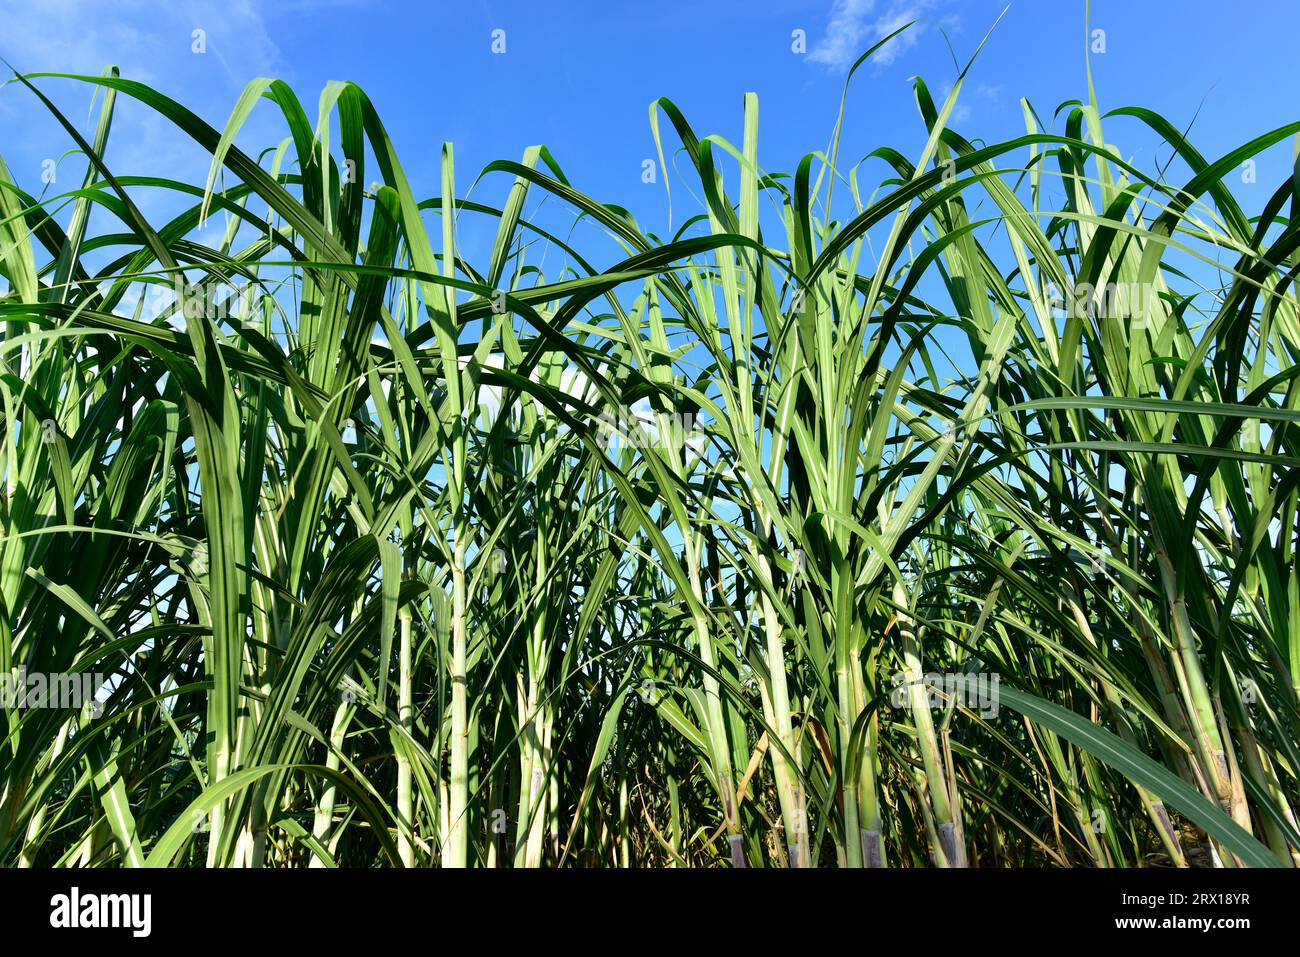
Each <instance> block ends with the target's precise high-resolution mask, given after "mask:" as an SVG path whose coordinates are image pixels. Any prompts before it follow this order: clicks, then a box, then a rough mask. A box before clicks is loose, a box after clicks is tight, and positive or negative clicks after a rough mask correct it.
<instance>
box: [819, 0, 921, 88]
mask: <svg viewBox="0 0 1300 957" xmlns="http://www.w3.org/2000/svg"><path fill="white" fill-rule="evenodd" d="M933 5H934V3H933V0H893V2H891V3H890V4H889V6H888V7H886V8H885V9H884V10H883V11H880V12H878V11H877V10H876V3H875V0H835V2H834V3H833V4H832V6H831V13H830V18H829V20H828V21H827V24H826V32H825V34H824V35H823V36H822V39H821V41H820V42H819V43H818V44H817V45H816V46H815V47H813V49H812V51H811V52H810V53H809V54H808V59H809V60H811V61H812V62H814V63H820V64H822V65H823V66H825V67H827V68H829V69H831V70H834V71H837V72H843V71H844V70H847V69H848V68H849V67H850V66H852V65H853V61H854V60H856V59H857V58H858V57H859V56H861V55H862V54H863V53H865V52H866V51H867V49H868V48H869V47H871V46H873V45H874V44H875V43H876V42H877V41H879V40H881V39H883V38H884V37H887V36H888V35H889V34H891V33H893V32H894V31H895V30H897V29H899V28H900V27H902V26H903V25H904V24H906V23H908V22H910V21H912V20H918V22H917V23H915V24H913V25H912V26H911V27H910V28H909V29H907V30H905V31H904V32H903V33H901V34H899V35H898V36H896V37H894V39H893V40H891V41H890V42H889V43H887V44H886V45H885V46H883V47H881V49H879V50H877V51H876V53H875V54H873V55H872V58H871V62H872V63H873V64H875V66H876V67H877V68H881V67H886V66H889V65H890V64H891V63H893V62H894V61H895V60H897V59H898V58H899V57H900V56H902V55H903V54H904V53H906V52H907V51H908V50H910V49H912V47H914V46H916V42H917V41H918V40H919V39H920V38H921V34H922V33H924V32H925V29H926V23H925V21H924V20H919V19H918V18H920V17H921V16H922V14H924V13H925V12H926V11H927V10H928V9H929V8H930V7H931V6H933Z"/></svg>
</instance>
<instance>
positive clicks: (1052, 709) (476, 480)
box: [0, 28, 1300, 868]
mask: <svg viewBox="0 0 1300 957" xmlns="http://www.w3.org/2000/svg"><path fill="white" fill-rule="evenodd" d="M904 29H906V28H904ZM889 39H890V38H886V39H885V40H882V41H881V44H877V45H876V46H875V47H873V48H872V49H871V50H868V51H867V52H866V53H864V54H863V57H862V58H861V59H859V60H858V62H857V63H856V64H855V65H854V67H853V69H852V70H851V71H850V72H849V76H848V80H847V81H846V85H845V96H844V97H843V98H842V99H841V102H840V108H839V116H838V120H837V122H836V124H835V127H834V128H833V130H832V131H831V132H830V138H829V142H828V143H827V144H826V145H825V147H824V148H823V149H820V150H817V151H814V152H810V153H808V154H807V155H806V156H804V158H803V159H802V160H801V162H800V163H799V164H798V167H797V169H796V170H795V171H794V173H793V174H792V175H785V174H780V173H776V172H772V171H769V170H767V169H766V168H765V167H764V166H763V164H762V161H761V154H760V149H759V143H760V138H759V131H760V114H759V102H758V98H757V96H755V95H754V94H747V95H746V96H745V98H744V101H743V103H742V104H741V108H742V114H741V115H742V120H743V136H742V140H741V142H740V143H739V145H735V144H733V143H731V142H729V141H728V140H727V139H725V138H723V137H721V136H718V135H708V136H700V135H699V134H697V133H696V131H695V130H694V129H693V128H692V126H691V125H690V123H689V122H688V120H687V118H686V116H685V115H684V114H683V112H682V111H681V110H680V109H679V108H678V107H677V106H676V105H675V104H674V103H673V102H672V101H670V100H667V99H660V100H657V101H656V102H655V103H653V104H651V108H650V126H651V133H652V135H653V138H654V142H655V144H656V147H657V150H658V160H659V166H660V168H662V169H665V170H667V169H669V168H670V167H671V168H672V169H674V170H675V171H676V172H675V176H677V177H685V178H686V179H687V180H688V182H686V183H679V184H678V189H677V190H676V192H674V191H673V189H672V187H673V183H672V182H671V181H669V182H667V186H668V190H667V191H666V192H665V196H664V199H665V202H666V203H668V204H670V205H671V203H672V202H673V201H674V199H675V201H676V203H677V205H678V207H680V204H681V202H682V198H681V197H682V195H683V194H685V195H688V196H691V197H694V198H695V199H696V200H697V201H698V203H699V208H698V209H695V210H693V211H692V213H691V215H690V216H688V217H687V218H686V220H685V221H684V223H683V224H682V225H680V226H678V227H677V228H676V229H675V230H673V227H672V226H671V225H670V226H669V230H670V231H671V235H669V236H667V237H666V238H665V237H663V236H660V235H658V234H656V233H655V232H653V231H650V230H647V229H644V228H643V227H642V226H641V225H640V224H638V223H637V221H636V220H635V219H634V218H633V217H632V215H631V214H630V213H628V212H627V211H626V210H625V209H624V208H622V207H621V206H618V205H614V204H612V203H609V202H605V201H602V200H598V199H596V198H594V197H591V196H589V195H587V194H585V193H584V192H582V191H581V190H580V189H579V188H578V187H577V186H575V185H574V184H572V183H571V182H570V181H569V179H568V177H567V176H566V174H565V172H564V170H563V167H562V166H561V164H560V162H559V160H558V159H557V158H556V157H555V156H553V155H552V154H551V152H550V151H549V150H548V149H546V148H545V147H540V146H532V147H529V148H527V149H525V150H524V151H523V153H522V156H521V158H520V159H519V160H517V161H516V160H498V161H495V162H493V163H491V164H489V165H488V166H487V167H486V168H485V169H483V170H482V171H481V172H479V173H478V175H477V176H476V177H474V178H473V179H467V178H466V177H465V175H464V173H463V171H458V170H457V169H456V165H455V158H454V150H453V147H452V145H451V144H450V143H448V144H446V145H444V147H443V149H442V151H441V156H440V162H439V172H440V177H439V188H438V190H437V193H436V195H433V196H430V197H420V196H418V195H417V194H416V193H415V192H414V190H413V187H412V185H411V181H410V179H409V178H408V175H407V173H406V172H405V171H404V168H403V166H402V163H401V161H400V160H399V157H398V154H397V150H396V148H395V146H394V144H393V142H392V140H391V139H390V137H389V135H388V133H387V131H386V128H385V126H384V124H383V122H382V121H381V119H380V117H379V115H378V114H377V112H376V111H375V109H374V107H373V105H372V104H371V102H370V100H369V99H368V98H367V97H366V95H365V93H364V92H363V91H362V90H361V89H360V88H359V87H358V86H356V85H355V84H352V83H331V84H329V85H328V86H327V87H326V88H325V90H324V91H323V92H322V93H321V96H320V100H319V105H318V109H317V114H316V116H317V118H316V121H315V122H314V123H313V122H312V119H311V116H310V114H309V112H308V109H307V107H306V106H305V105H304V104H303V103H302V102H301V101H300V100H299V98H298V96H297V95H296V94H295V92H294V91H293V90H292V89H290V87H289V86H287V85H286V84H285V83H283V82H281V81H278V80H270V79H257V80H254V81H253V82H252V83H250V84H249V86H248V87H247V89H246V90H245V91H244V93H243V95H242V96H241V97H240V98H239V100H238V102H237V103H236V105H235V107H234V109H233V111H232V113H231V116H230V118H229V120H228V122H227V123H226V125H225V126H224V127H223V128H221V129H218V128H216V127H214V126H211V125H209V124H208V123H207V122H206V121H204V120H203V119H202V118H200V117H199V116H197V115H196V114H195V113H193V112H191V111H190V110H188V109H187V108H186V107H185V106H183V105H182V104H180V103H178V102H176V101H174V100H172V99H170V98H168V97H166V96H164V95H163V94H161V93H159V92H158V91H156V90H154V89H152V88H150V87H149V86H146V85H144V84H142V83H139V82H136V81H133V80H130V79H127V78H124V77H121V76H120V75H119V74H118V72H117V71H116V70H114V69H109V70H107V71H106V72H105V73H104V74H103V75H101V76H69V75H62V74H53V73H49V74H31V75H24V76H15V77H14V79H13V80H11V81H10V82H9V83H8V84H7V86H6V88H5V91H4V95H6V96H15V97H16V96H24V97H30V98H34V99H35V100H36V101H39V102H40V103H41V104H43V106H44V107H45V108H47V110H48V112H49V115H50V120H51V122H52V123H55V124H57V125H58V126H59V127H60V128H61V129H62V131H63V132H64V134H65V135H66V136H67V137H68V140H69V142H70V148H71V149H72V150H73V151H74V152H73V155H74V156H75V157H76V158H77V159H76V161H77V162H83V163H84V173H83V175H82V176H81V178H80V180H79V181H78V183H77V185H76V186H75V187H74V188H72V189H69V190H67V191H65V192H59V191H57V190H55V189H52V188H49V187H48V186H47V187H46V189H45V190H44V191H42V192H39V193H38V194H33V193H31V192H29V191H27V189H26V188H25V187H24V185H23V183H22V179H23V178H22V177H17V176H14V175H12V173H11V171H10V170H9V169H8V168H7V167H5V166H4V164H3V162H2V161H0V315H2V316H3V320H4V326H3V338H2V339H0V399H2V400H3V416H4V417H3V422H4V425H3V438H4V442H3V446H2V447H0V474H3V478H4V494H3V497H0V676H3V677H4V679H5V681H6V684H5V685H4V688H3V689H0V691H3V692H4V694H5V695H6V697H5V707H4V709H3V724H0V728H3V738H2V739H0V752H2V753H3V760H2V761H0V863H3V864H5V865H8V866H49V865H78V866H165V865H191V866H210V867H227V866H246V867H337V866H363V867H368V866H402V867H428V866H435V865H437V866H443V867H465V866H486V867H541V866H603V867H643V866H667V867H696V866H732V867H792V868H805V867H825V866H841V867H895V866H935V867H958V868H960V867H973V866H1026V865H1035V866H1062V867H1064V866H1095V867H1111V866H1172V867H1194V866H1213V867H1239V866H1252V867H1253V866H1266V867H1293V866H1296V865H1297V863H1300V827H1298V825H1297V820H1296V814H1295V809H1296V806H1297V802H1298V801H1300V780H1298V778H1297V774H1298V771H1300V753H1298V752H1297V742H1300V699H1298V697H1297V695H1298V693H1300V624H1297V623H1296V621H1295V619H1294V616H1293V614H1292V610H1293V607H1294V605H1295V604H1296V603H1297V602H1300V571H1298V570H1297V563H1296V548H1297V544H1298V541H1300V533H1298V532H1297V522H1296V518H1297V507H1298V506H1300V490H1298V489H1297V480H1296V477H1297V476H1298V475H1300V470H1297V468H1296V466H1297V465H1300V458H1298V457H1297V456H1300V450H1298V449H1297V444H1298V443H1300V433H1298V432H1297V431H1296V428H1293V426H1295V425H1296V424H1297V421H1298V420H1300V384H1298V380H1297V375H1296V370H1297V368H1298V367H1297V365H1296V357H1297V348H1298V347H1300V326H1297V322H1298V321H1300V314H1298V312H1297V297H1296V292H1295V287H1294V279H1295V276H1296V274H1297V272H1298V271H1300V254H1298V253H1297V246H1300V226H1298V225H1297V222H1298V220H1297V210H1298V208H1300V167H1297V168H1296V173H1295V175H1293V176H1288V177H1287V178H1286V179H1284V180H1283V181H1282V182H1280V183H1278V184H1277V185H1276V187H1275V188H1274V190H1273V192H1271V193H1268V194H1267V195H1266V197H1265V198H1264V201H1263V203H1262V205H1257V206H1256V207H1255V208H1252V209H1251V210H1250V211H1249V212H1248V211H1247V208H1246V207H1245V206H1244V205H1243V200H1244V197H1242V196H1240V195H1238V194H1237V193H1234V190H1233V188H1232V184H1233V182H1234V176H1235V174H1236V171H1237V170H1239V169H1240V168H1241V166H1242V164H1243V163H1246V162H1247V161H1249V160H1251V159H1252V158H1254V157H1256V156H1257V155H1259V154H1260V153H1262V152H1264V151H1266V150H1268V149H1270V148H1274V147H1278V148H1285V145H1286V143H1287V142H1288V140H1290V139H1292V138H1294V137H1296V136H1297V134H1298V133H1300V123H1291V124H1288V125H1286V126H1283V127H1280V128H1277V129H1274V130H1272V131H1269V132H1266V133H1263V134H1261V135H1258V136H1255V137H1254V138H1252V139H1250V140H1248V141H1247V142H1245V143H1244V145H1242V146H1240V147H1238V148H1236V149H1234V150H1232V151H1230V152H1229V153H1227V154H1225V155H1224V156H1222V157H1220V158H1218V159H1214V160H1210V159H1207V158H1206V157H1204V156H1203V155H1202V154H1201V153H1200V152H1198V151H1197V150H1196V148H1195V147H1194V146H1193V145H1192V144H1191V143H1190V142H1189V141H1188V139H1187V138H1186V137H1185V136H1184V135H1183V134H1182V133H1181V132H1180V131H1179V130H1178V129H1177V128H1176V127H1175V126H1174V125H1173V124H1171V123H1170V122H1169V121H1168V120H1166V119H1165V118H1164V117H1162V116H1160V115H1158V114H1156V113H1154V112H1151V111H1149V110H1145V109H1142V108H1138V107H1125V108H1120V109H1115V110H1111V111H1109V112H1108V113H1105V114H1103V112H1102V111H1101V109H1100V107H1099V106H1098V100H1097V96H1096V93H1095V91H1094V90H1093V87H1092V82H1091V77H1090V76H1089V77H1088V80H1087V89H1086V97H1085V99H1082V100H1079V101H1073V102H1071V103H1067V104H1065V105H1063V106H1062V107H1061V108H1059V109H1058V110H1056V111H1055V113H1054V114H1053V116H1052V119H1051V121H1050V122H1045V121H1044V120H1043V116H1042V114H1040V113H1039V112H1038V111H1037V110H1036V109H1035V108H1034V107H1033V106H1032V105H1031V103H1030V102H1029V101H1028V100H1023V101H1022V105H1023V111H1024V118H1025V132H1024V134H1023V135H1021V136H1018V137H1015V138H1013V139H1011V140H1007V141H1000V142H993V143H989V142H986V141H985V140H982V139H977V138H972V137H967V136H964V135H962V134H961V133H959V132H958V131H957V130H955V129H954V128H953V122H952V120H953V117H954V116H955V115H957V114H956V113H955V112H954V111H955V107H956V104H957V102H958V100H959V98H960V96H961V91H962V87H963V84H964V82H965V79H966V76H967V74H968V72H969V70H970V69H971V64H973V63H974V62H975V59H974V58H973V57H972V59H971V61H970V62H969V63H968V64H967V65H966V67H965V69H963V70H962V71H961V73H960V74H959V76H958V78H957V80H956V81H955V82H954V83H953V85H952V87H951V90H950V92H949V93H948V94H947V95H946V96H945V97H944V98H943V100H942V102H939V101H936V100H935V99H934V98H933V97H932V95H931V93H930V90H929V87H928V86H927V85H926V83H925V82H924V81H923V80H920V79H917V80H915V81H914V91H915V99H916V105H917V109H918V114H919V124H920V125H919V127H918V129H919V130H920V132H921V133H922V134H923V140H924V146H923V148H922V149H921V151H920V153H919V154H918V155H915V156H912V157H908V156H906V155H905V154H904V153H903V152H902V151H899V150H896V149H893V148H891V147H889V146H881V147H880V148H878V149H876V150H875V151H873V152H872V153H871V154H869V155H868V156H867V157H865V158H864V159H863V160H861V161H860V162H858V163H856V164H855V165H852V166H846V165H844V164H843V163H842V161H841V156H840V134H841V130H842V128H843V125H844V122H845V115H846V109H847V106H846V104H847V98H848V93H849V90H850V87H851V85H852V84H853V83H854V82H855V79H854V78H855V76H857V75H858V73H859V68H860V67H861V66H862V64H863V63H866V62H869V60H870V58H871V57H872V56H873V55H874V54H875V53H876V52H877V51H878V50H879V49H880V47H881V46H882V45H883V44H884V43H887V42H888V40H889ZM857 82H862V81H861V80H860V79H859V80H858V81H857ZM68 83H75V84H80V85H82V86H83V87H85V88H87V89H88V91H90V92H92V93H93V94H94V95H95V97H96V102H97V114H96V121H95V123H94V124H93V128H92V129H91V130H90V131H89V132H84V131H82V130H81V129H79V128H78V126H77V125H76V124H74V123H73V122H71V121H70V120H69V119H68V118H67V117H66V116H65V115H64V114H63V113H61V112H60V111H59V109H58V108H57V107H56V106H55V105H54V103H53V102H52V101H51V100H50V99H49V97H48V95H47V93H46V89H47V88H48V87H50V86H52V85H53V84H68ZM121 97H127V98H130V99H133V100H135V101H137V102H139V103H140V104H142V105H144V106H145V107H148V108H149V109H152V110H154V111H155V112H157V113H158V114H159V115H160V116H161V117H162V118H163V119H164V120H165V121H166V122H167V123H169V124H170V126H171V128H172V129H173V130H174V135H175V136H176V137H177V138H183V139H185V140H188V141H190V142H193V143H194V144H197V145H198V146H199V147H201V148H202V149H203V150H204V151H205V152H206V153H207V154H208V155H209V156H210V172H209V175H208V176H207V178H206V180H205V181H204V182H202V183H186V182H180V181H176V180H171V179H165V178H161V177H159V176H157V175H150V174H151V173H153V172H154V171H150V170H131V171H126V170H114V169H111V168H110V166H109V165H108V163H107V160H106V158H105V157H106V155H107V154H108V148H109V140H110V131H111V130H112V127H113V118H114V113H115V109H116V106H117V103H118V100H119V98H121ZM268 109H273V110H276V111H278V117H279V119H280V120H281V121H282V122H283V124H284V127H285V134H286V135H285V138H284V140H283V141H282V142H280V143H279V144H272V146H271V148H270V149H268V150H266V151H265V152H264V153H262V154H260V155H257V156H254V155H253V154H251V153H247V152H245V151H243V150H241V149H240V148H239V146H237V145H236V140H238V139H240V138H241V136H242V131H243V129H244V127H245V124H246V122H247V120H248V118H249V117H250V116H251V115H252V113H253V111H254V110H268ZM1103 122H1104V123H1105V124H1106V130H1107V133H1106V135H1103V131H1102V127H1103ZM1117 129H1121V130H1122V129H1128V130H1130V131H1133V134H1132V135H1134V136H1136V135H1148V134H1150V135H1154V136H1156V137H1158V138H1159V139H1160V140H1161V141H1162V142H1163V143H1164V144H1165V145H1166V146H1167V148H1168V149H1170V150H1171V151H1172V152H1173V154H1174V155H1175V156H1176V158H1177V164H1169V165H1168V166H1167V167H1166V168H1165V169H1161V170H1150V169H1143V168H1141V167H1140V166H1138V165H1136V164H1135V163H1134V162H1133V161H1132V160H1130V159H1125V158H1124V155H1123V154H1122V153H1121V152H1120V151H1119V149H1118V148H1117V147H1116V146H1115V145H1114V139H1113V137H1114V135H1115V132H1114V131H1115V130H1117ZM1108 136H1109V137H1111V139H1109V140H1108V138H1107V137H1108ZM1297 142H1300V141H1297ZM669 156H671V157H672V158H673V160H674V162H672V163H671V164H670V163H668V162H666V158H667V157H669ZM1172 169H1183V170H1185V172H1186V176H1185V178H1184V179H1177V178H1175V177H1173V175H1172V174H1170V173H1169V170H1172ZM458 172H460V173H461V175H459V176H458V175H457V173H458ZM368 178H369V180H370V183H371V185H369V186H367V185H364V184H365V183H366V182H367V179H368ZM1171 180H1172V181H1171ZM466 182H468V183H469V184H470V187H469V188H468V189H466V190H464V191H463V192H462V189H463V187H464V184H465V183H466ZM867 183H870V186H869V188H868V187H867V186H866V185H865V184H867ZM494 190H495V192H493V191H494ZM145 192H149V193H151V194H155V195H156V197H157V199H158V201H157V202H153V203H150V204H149V208H151V209H164V208H165V209H169V210H171V211H172V212H171V214H170V218H158V217H155V218H153V219H151V218H150V217H148V216H146V215H145V214H144V212H143V211H142V209H141V205H140V204H139V202H138V197H139V196H140V195H141V194H142V193H145ZM485 193H490V194H491V196H492V197H493V198H492V200H491V201H489V199H488V198H485V196H484V194H485ZM498 197H499V198H498ZM467 236H473V237H476V241H475V242H473V243H466V242H464V238H465V237H467ZM469 248H473V249H486V250H487V253H486V255H485V256H484V257H482V258H477V259H476V260H472V258H471V257H468V256H467V255H466V253H465V252H464V250H465V249H469ZM60 676H62V678H60ZM69 676H71V677H78V676H86V677H93V678H94V680H93V681H91V682H90V685H93V688H94V693H93V694H91V695H82V696H81V698H79V699H77V700H64V699H62V698H60V699H59V700H57V701H56V700H55V698H54V696H53V694H52V691H51V689H53V687H54V684H55V682H56V681H59V680H64V679H67V678H68V677H69ZM37 679H39V682H37ZM34 682H35V683H34ZM37 684H39V685H40V693H39V694H37V693H36V691H35V690H34V689H35V688H36V687H37ZM88 686H89V685H87V687H88ZM78 687H80V685H78Z"/></svg>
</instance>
